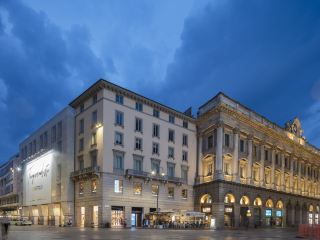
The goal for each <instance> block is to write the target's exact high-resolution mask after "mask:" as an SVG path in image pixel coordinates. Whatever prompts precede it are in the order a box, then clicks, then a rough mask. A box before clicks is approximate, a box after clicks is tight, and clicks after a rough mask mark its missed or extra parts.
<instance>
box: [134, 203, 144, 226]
mask: <svg viewBox="0 0 320 240" xmlns="http://www.w3.org/2000/svg"><path fill="white" fill-rule="evenodd" d="M142 215H143V208H141V207H132V209H131V227H142Z"/></svg>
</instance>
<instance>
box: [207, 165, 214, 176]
mask: <svg viewBox="0 0 320 240" xmlns="http://www.w3.org/2000/svg"><path fill="white" fill-rule="evenodd" d="M212 171H213V163H208V168H207V176H209V175H212Z"/></svg>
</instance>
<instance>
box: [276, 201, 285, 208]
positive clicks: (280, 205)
mask: <svg viewBox="0 0 320 240" xmlns="http://www.w3.org/2000/svg"><path fill="white" fill-rule="evenodd" d="M276 207H277V208H278V209H282V208H283V202H282V201H281V200H279V201H278V202H277V205H276Z"/></svg>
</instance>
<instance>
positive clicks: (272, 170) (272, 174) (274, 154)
mask: <svg viewBox="0 0 320 240" xmlns="http://www.w3.org/2000/svg"><path fill="white" fill-rule="evenodd" d="M275 159H276V148H275V147H274V146H273V147H272V150H271V164H272V165H271V188H272V189H274V188H275V183H274V179H275V176H274V173H275Z"/></svg>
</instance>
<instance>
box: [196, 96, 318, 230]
mask: <svg viewBox="0 0 320 240" xmlns="http://www.w3.org/2000/svg"><path fill="white" fill-rule="evenodd" d="M197 126H198V132H197V134H198V142H199V144H198V152H199V155H198V159H197V161H198V168H197V180H196V184H195V187H194V189H195V208H196V209H197V210H201V211H203V209H205V210H206V211H207V217H208V221H211V219H213V220H212V221H213V222H214V224H215V225H216V227H217V228H222V227H225V226H232V227H238V226H261V225H262V226H270V225H277V226H293V225H297V224H299V223H306V222H309V223H316V224H318V223H319V198H320V185H319V180H320V179H319V177H320V166H319V160H320V153H319V150H318V149H317V148H315V147H313V146H312V145H310V144H308V143H307V142H306V140H305V138H304V137H303V136H302V129H301V126H300V122H299V120H298V119H295V120H294V121H293V122H291V123H288V124H286V129H284V128H281V127H279V126H277V125H276V124H274V123H272V122H270V121H268V120H267V119H265V118H263V117H262V116H260V115H258V114H257V113H255V112H253V111H251V110H250V109H248V108H246V107H244V106H242V105H241V104H240V103H238V102H236V101H234V100H232V99H230V98H229V97H227V96H225V95H224V94H222V93H219V94H218V95H217V96H216V97H214V98H213V99H211V100H210V101H209V102H207V103H206V104H204V105H203V106H202V107H200V109H199V116H198V119H197Z"/></svg>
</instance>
